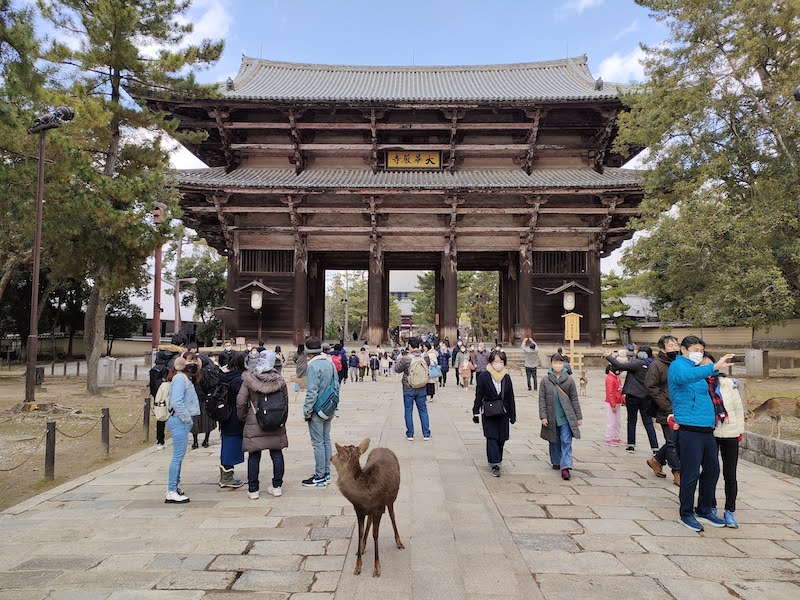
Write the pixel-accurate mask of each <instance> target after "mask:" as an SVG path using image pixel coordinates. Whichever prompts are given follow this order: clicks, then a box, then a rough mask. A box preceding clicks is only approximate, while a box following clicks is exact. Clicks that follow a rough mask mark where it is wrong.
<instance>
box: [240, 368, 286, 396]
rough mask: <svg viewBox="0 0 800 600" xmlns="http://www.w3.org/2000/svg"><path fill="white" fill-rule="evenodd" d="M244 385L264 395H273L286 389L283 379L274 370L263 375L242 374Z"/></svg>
mask: <svg viewBox="0 0 800 600" xmlns="http://www.w3.org/2000/svg"><path fill="white" fill-rule="evenodd" d="M242 383H244V385H246V386H247V389H249V390H252V391H254V392H261V393H262V394H271V393H273V392H277V391H278V390H280V389H281V388H285V387H286V382H285V381H284V379H283V377H281V374H280V373H278V372H277V371H275V370H274V369H273V370H271V371H264V372H263V373H256V372H255V371H246V372H244V373H242Z"/></svg>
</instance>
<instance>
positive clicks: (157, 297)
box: [151, 244, 162, 348]
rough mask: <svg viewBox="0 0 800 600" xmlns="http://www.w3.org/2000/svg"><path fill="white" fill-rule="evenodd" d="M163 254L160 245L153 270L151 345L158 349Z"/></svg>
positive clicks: (159, 340) (159, 341)
mask: <svg viewBox="0 0 800 600" xmlns="http://www.w3.org/2000/svg"><path fill="white" fill-rule="evenodd" d="M161 254H162V248H161V244H159V246H158V248H156V260H155V263H156V264H155V266H154V268H153V339H152V341H151V345H152V346H153V348H158V344H159V343H161Z"/></svg>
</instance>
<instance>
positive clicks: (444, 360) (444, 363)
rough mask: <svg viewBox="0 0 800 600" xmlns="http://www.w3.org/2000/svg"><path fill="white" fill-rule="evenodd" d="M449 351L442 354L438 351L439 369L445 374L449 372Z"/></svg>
mask: <svg viewBox="0 0 800 600" xmlns="http://www.w3.org/2000/svg"><path fill="white" fill-rule="evenodd" d="M450 356H451V355H450V350H447V351H445V352H442V351H441V350H439V357H438V358H439V368H440V369H441V370H442V373H447V372H448V371H449V370H450Z"/></svg>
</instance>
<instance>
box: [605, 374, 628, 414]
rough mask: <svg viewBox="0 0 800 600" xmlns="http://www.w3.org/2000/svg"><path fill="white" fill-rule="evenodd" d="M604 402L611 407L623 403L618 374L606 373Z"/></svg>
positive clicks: (623, 398) (623, 396)
mask: <svg viewBox="0 0 800 600" xmlns="http://www.w3.org/2000/svg"><path fill="white" fill-rule="evenodd" d="M606 403H607V404H610V405H611V407H612V408H613V407H615V406H618V405H620V404H625V395H624V394H623V393H622V381H621V380H620V378H619V376H618V375H614V373H609V374H608V375H606Z"/></svg>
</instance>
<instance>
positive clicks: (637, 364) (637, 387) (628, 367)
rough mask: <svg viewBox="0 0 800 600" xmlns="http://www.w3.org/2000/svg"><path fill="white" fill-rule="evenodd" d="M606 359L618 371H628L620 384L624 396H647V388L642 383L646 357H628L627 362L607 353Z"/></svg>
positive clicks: (647, 363) (646, 362) (645, 372)
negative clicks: (621, 384)
mask: <svg viewBox="0 0 800 600" xmlns="http://www.w3.org/2000/svg"><path fill="white" fill-rule="evenodd" d="M606 360H607V361H608V362H610V363H611V364H612V365H613V367H614V368H615V369H617V370H618V371H627V372H628V375H627V376H626V377H625V384H624V385H623V386H622V393H623V394H625V395H626V396H635V397H636V398H642V399H644V398H647V388H646V387H645V384H644V378H645V375H646V374H647V368H648V365H649V362H648V360H647V359H645V360H643V359H641V358H629V359H628V362H620V361H618V360H617V359H616V358H614V357H613V356H611V355H610V354H609V355H608V356H606Z"/></svg>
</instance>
